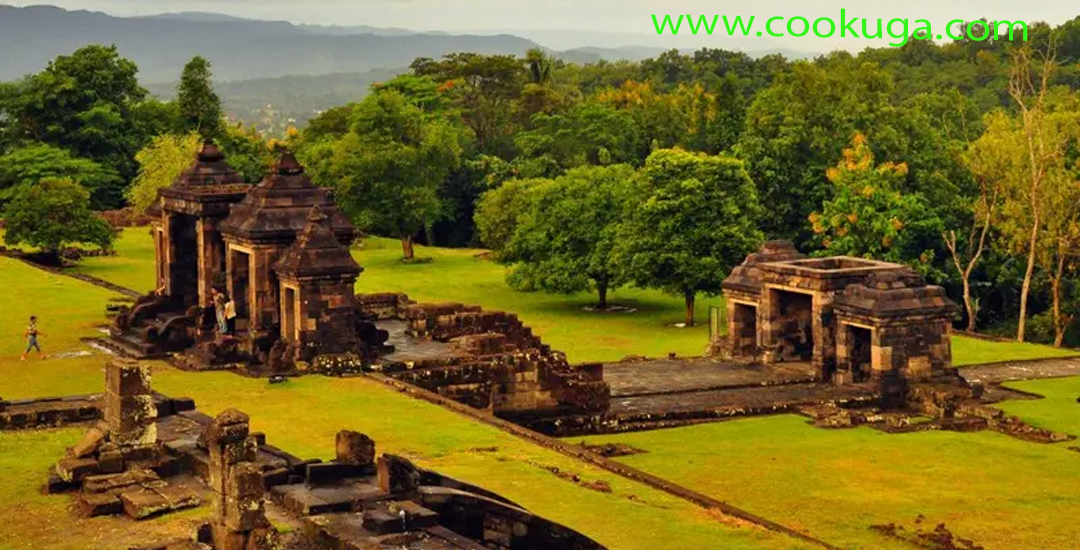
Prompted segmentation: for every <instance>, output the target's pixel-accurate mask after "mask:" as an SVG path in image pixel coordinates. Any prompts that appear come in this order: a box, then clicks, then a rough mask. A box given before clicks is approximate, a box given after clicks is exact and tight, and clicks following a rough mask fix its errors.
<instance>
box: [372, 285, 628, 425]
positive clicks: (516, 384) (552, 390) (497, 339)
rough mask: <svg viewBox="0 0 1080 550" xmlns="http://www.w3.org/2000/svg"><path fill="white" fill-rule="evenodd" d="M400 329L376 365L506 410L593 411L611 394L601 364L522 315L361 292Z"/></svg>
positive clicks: (382, 321) (378, 316) (384, 322)
mask: <svg viewBox="0 0 1080 550" xmlns="http://www.w3.org/2000/svg"><path fill="white" fill-rule="evenodd" d="M357 299H358V301H359V303H360V309H361V311H362V312H363V314H364V315H365V316H366V317H367V318H370V319H374V320H376V322H377V323H378V324H379V326H381V327H387V328H389V329H391V330H390V332H391V333H392V337H391V341H392V342H393V343H394V345H395V350H394V352H393V353H390V354H386V355H383V356H380V357H379V358H378V359H376V360H375V361H374V362H373V364H372V365H371V367H370V368H371V369H372V370H374V371H377V372H382V373H385V374H387V375H389V376H392V377H394V378H396V379H398V380H401V381H404V382H407V383H409V384H412V385H415V386H419V387H421V388H424V389H427V390H430V391H433V392H436V393H438V394H440V395H443V396H445V397H448V398H451V399H454V400H456V401H459V402H461V403H464V404H467V405H470V406H472V407H475V408H479V409H486V410H489V411H491V412H494V413H496V414H499V415H501V416H510V417H513V416H516V415H518V414H522V413H524V414H528V415H533V416H535V415H545V414H554V415H558V414H570V413H587V414H595V413H599V412H603V411H605V410H606V409H607V407H608V403H609V401H610V397H611V391H610V388H609V387H608V385H607V384H606V383H605V382H604V381H603V369H602V368H601V366H600V365H581V366H578V365H570V364H569V362H568V361H567V359H566V355H565V354H563V353H561V352H558V351H555V350H552V349H551V348H550V347H549V346H547V345H545V344H544V343H543V342H541V340H540V338H539V337H537V336H536V335H535V334H533V332H532V330H531V329H530V328H529V327H527V326H525V325H524V324H523V323H522V322H521V320H520V319H518V317H517V316H516V315H514V314H511V313H506V312H502V311H485V310H483V309H481V308H480V307H477V306H467V305H463V304H457V303H443V304H417V303H415V302H413V301H412V300H409V298H408V296H406V295H404V294H368V295H360V296H358V297H357Z"/></svg>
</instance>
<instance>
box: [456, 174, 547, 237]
mask: <svg viewBox="0 0 1080 550" xmlns="http://www.w3.org/2000/svg"><path fill="white" fill-rule="evenodd" d="M550 182H551V180H548V179H542V178H534V179H511V180H509V181H506V182H504V183H503V184H502V185H500V186H498V187H496V188H494V189H490V190H488V191H485V192H484V193H483V194H482V195H480V200H479V202H478V203H477V206H476V214H474V216H473V220H474V221H475V223H476V231H477V233H478V234H479V235H480V242H481V243H483V245H484V246H486V247H487V248H489V249H491V251H492V252H494V253H495V256H496V257H498V256H500V255H501V254H502V251H503V250H504V249H505V248H506V246H507V245H508V244H509V243H510V239H511V238H512V237H513V236H514V232H515V231H516V230H517V227H518V224H519V223H521V219H522V218H523V217H524V216H525V214H526V213H527V212H528V210H529V207H530V206H531V205H532V203H533V200H532V191H533V190H534V189H535V188H537V187H539V186H541V185H544V184H549V183H550Z"/></svg>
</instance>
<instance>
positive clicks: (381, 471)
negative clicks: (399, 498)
mask: <svg viewBox="0 0 1080 550" xmlns="http://www.w3.org/2000/svg"><path fill="white" fill-rule="evenodd" d="M378 476H379V489H381V490H382V491H383V492H386V493H391V494H399V493H404V494H408V493H412V492H414V491H416V490H417V489H418V488H419V487H420V472H419V471H418V470H417V469H416V466H413V464H412V462H409V460H408V459H406V458H404V457H400V456H397V455H390V454H384V455H382V456H381V457H379V467H378Z"/></svg>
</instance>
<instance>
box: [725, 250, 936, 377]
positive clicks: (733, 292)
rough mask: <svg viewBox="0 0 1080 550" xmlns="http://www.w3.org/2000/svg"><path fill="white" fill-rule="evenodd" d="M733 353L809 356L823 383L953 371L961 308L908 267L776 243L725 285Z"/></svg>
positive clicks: (791, 358)
mask: <svg viewBox="0 0 1080 550" xmlns="http://www.w3.org/2000/svg"><path fill="white" fill-rule="evenodd" d="M723 291H724V297H725V299H726V302H727V319H728V336H727V341H726V348H727V352H729V353H730V355H731V356H733V357H750V358H755V359H757V360H758V361H760V362H762V363H764V364H775V363H783V362H809V363H811V364H812V365H813V367H814V368H815V370H816V372H817V373H818V377H819V379H820V380H821V381H823V382H828V381H831V382H833V383H836V384H851V383H862V382H871V381H875V382H882V381H888V380H905V381H913V382H915V381H926V380H932V379H934V378H938V377H942V376H951V375H952V374H953V373H954V370H953V369H952V354H951V346H950V341H949V331H950V327H951V324H952V320H953V317H954V316H955V314H956V311H957V307H956V304H954V303H953V302H952V301H950V300H949V299H948V297H946V295H945V290H944V289H943V288H941V287H938V286H931V285H928V284H927V283H926V282H925V281H924V280H923V279H922V277H920V276H919V275H918V274H917V273H916V272H915V271H914V270H912V269H911V268H909V267H906V266H902V265H898V264H892V263H886V262H878V261H872V260H864V259H860V258H849V257H832V258H807V257H806V256H805V255H803V254H801V253H800V252H799V251H798V250H796V249H795V247H794V245H792V244H791V243H790V242H787V241H772V242H769V243H767V244H766V245H765V247H764V248H763V249H762V250H761V251H760V252H758V253H756V254H751V255H750V256H748V257H747V259H746V261H745V262H744V263H743V264H742V265H741V266H738V267H736V268H735V269H734V270H733V271H732V273H731V276H730V277H728V279H727V280H725V281H724V283H723Z"/></svg>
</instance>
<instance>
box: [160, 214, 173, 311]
mask: <svg viewBox="0 0 1080 550" xmlns="http://www.w3.org/2000/svg"><path fill="white" fill-rule="evenodd" d="M172 217H173V215H172V214H169V213H168V212H166V213H163V214H162V215H161V254H160V255H159V256H158V257H157V261H158V264H159V269H161V274H162V281H161V286H162V288H164V289H165V294H166V295H168V296H172V295H173V294H174V292H173V287H172V269H170V266H171V265H172V262H173V257H172V249H173V246H172Z"/></svg>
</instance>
